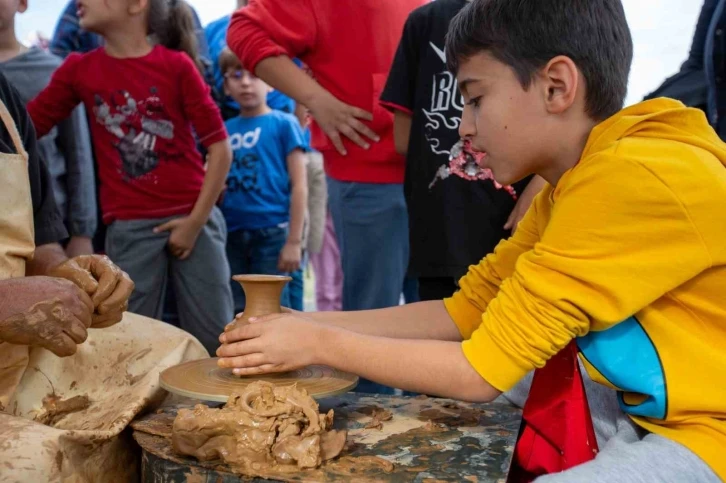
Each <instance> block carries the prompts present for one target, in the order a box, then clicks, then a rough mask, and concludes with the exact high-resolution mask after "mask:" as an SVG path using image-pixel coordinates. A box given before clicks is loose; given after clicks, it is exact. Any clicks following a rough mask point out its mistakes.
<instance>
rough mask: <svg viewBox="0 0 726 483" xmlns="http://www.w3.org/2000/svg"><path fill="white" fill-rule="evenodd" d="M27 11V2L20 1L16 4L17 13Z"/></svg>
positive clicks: (24, 0) (26, 0)
mask: <svg viewBox="0 0 726 483" xmlns="http://www.w3.org/2000/svg"><path fill="white" fill-rule="evenodd" d="M27 11H28V0H20V1H19V2H18V13H25V12H27Z"/></svg>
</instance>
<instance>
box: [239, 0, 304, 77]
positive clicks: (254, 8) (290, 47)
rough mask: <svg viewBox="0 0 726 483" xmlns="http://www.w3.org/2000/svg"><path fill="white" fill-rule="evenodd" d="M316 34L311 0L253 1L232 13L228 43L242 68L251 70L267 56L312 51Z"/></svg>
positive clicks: (290, 54) (293, 54)
mask: <svg viewBox="0 0 726 483" xmlns="http://www.w3.org/2000/svg"><path fill="white" fill-rule="evenodd" d="M316 37H317V22H316V18H315V13H314V10H313V6H312V5H311V2H310V0H294V1H279V0H252V1H251V2H250V4H249V5H248V6H246V7H244V8H242V9H240V10H238V11H237V12H236V13H235V14H234V15H233V16H232V21H231V23H230V26H229V30H228V32H227V45H228V46H229V48H230V49H231V50H232V51H233V52H234V53H235V54H237V57H239V59H240V60H241V62H242V65H244V66H245V69H247V70H249V71H250V72H254V71H255V69H256V68H257V64H259V63H260V62H261V61H262V60H264V59H266V58H268V57H276V56H280V55H287V56H288V57H291V58H292V57H298V56H300V55H302V54H304V53H305V52H308V51H310V50H312V49H313V47H314V46H315V41H316Z"/></svg>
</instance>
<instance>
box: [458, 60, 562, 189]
mask: <svg viewBox="0 0 726 483" xmlns="http://www.w3.org/2000/svg"><path fill="white" fill-rule="evenodd" d="M457 78H458V81H459V87H460V89H461V93H462V95H463V96H464V101H465V106H464V112H463V114H462V118H461V125H460V127H459V134H460V135H461V137H462V138H466V139H470V140H471V143H472V147H473V148H474V149H475V150H477V151H481V152H485V153H486V154H487V155H486V156H485V157H484V158H483V160H482V162H481V165H482V167H483V168H489V169H491V170H492V173H493V174H494V178H495V179H496V180H497V181H498V182H499V183H501V184H505V185H507V184H512V183H514V182H517V181H519V180H521V179H523V178H525V177H526V176H528V175H530V174H532V173H535V172H537V170H538V167H540V166H541V165H542V163H545V162H546V161H547V159H548V157H549V156H550V153H551V149H552V148H551V146H552V143H553V140H551V139H549V136H548V131H549V119H548V116H547V109H546V106H545V100H544V99H543V97H544V96H543V95H542V86H540V85H538V82H539V80H537V79H535V80H534V81H533V82H532V84H531V85H530V86H529V88H528V89H527V90H526V91H525V90H524V88H523V87H522V85H521V84H520V82H519V79H518V78H517V76H516V74H515V72H514V70H512V69H511V68H510V67H509V66H508V65H506V64H504V63H502V62H500V61H498V60H496V59H495V58H494V57H493V56H492V55H491V54H489V53H488V52H481V53H478V54H476V55H474V56H472V57H470V58H468V59H466V60H464V61H462V62H461V63H460V67H459V72H458V73H457Z"/></svg>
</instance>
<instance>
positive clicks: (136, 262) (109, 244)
mask: <svg viewBox="0 0 726 483" xmlns="http://www.w3.org/2000/svg"><path fill="white" fill-rule="evenodd" d="M173 218H174V217H172V218H157V219H150V220H124V221H115V222H113V223H112V224H111V225H110V226H109V227H108V232H107V234H106V254H107V255H108V256H109V258H111V260H113V261H114V263H116V264H117V265H118V266H119V267H121V269H122V270H124V271H125V272H126V273H128V274H129V276H130V277H131V279H132V280H133V281H134V283H135V284H136V289H135V290H134V293H133V294H131V298H130V300H129V310H130V311H131V312H134V313H137V314H140V315H145V316H147V317H152V318H155V319H161V317H162V315H163V312H164V301H165V299H166V297H165V296H166V287H167V284H168V283H169V278H171V283H172V284H173V286H174V294H175V295H176V303H177V308H178V310H179V323H180V326H181V329H183V330H185V331H187V332H189V333H190V334H192V335H193V336H194V337H196V338H197V339H199V342H201V343H202V345H204V347H205V348H206V349H207V351H209V353H210V354H211V355H214V353H215V351H216V350H217V348H218V347H219V340H218V338H219V335H220V334H221V333H222V332H223V331H224V326H225V325H226V324H228V323H229V322H231V321H232V319H233V318H234V311H233V304H232V291H231V289H230V286H229V280H230V277H231V275H230V271H229V264H228V263H227V254H226V252H225V245H226V243H227V225H226V224H225V221H224V216H223V215H222V212H221V211H220V210H219V209H218V208H216V207H215V208H214V209H213V210H212V213H211V215H210V216H209V220H208V221H207V224H206V225H205V226H204V228H203V229H202V231H201V233H200V234H199V238H197V243H196V245H195V246H194V250H192V253H191V255H190V256H189V258H187V259H186V260H179V259H177V258H176V257H174V256H173V255H171V254H170V253H169V252H168V251H167V241H168V240H169V233H168V232H167V233H158V234H156V233H154V228H155V227H157V226H159V225H161V224H162V223H165V222H167V221H169V220H171V219H173Z"/></svg>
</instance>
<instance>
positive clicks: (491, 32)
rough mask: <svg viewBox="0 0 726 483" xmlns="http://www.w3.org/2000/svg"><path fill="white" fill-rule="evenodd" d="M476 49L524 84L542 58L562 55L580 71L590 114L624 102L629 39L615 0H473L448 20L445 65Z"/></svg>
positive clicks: (455, 66) (601, 115) (599, 116)
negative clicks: (488, 55)
mask: <svg viewBox="0 0 726 483" xmlns="http://www.w3.org/2000/svg"><path fill="white" fill-rule="evenodd" d="M481 51H486V52H489V53H490V54H491V55H493V56H494V58H496V59H497V60H499V61H500V62H503V63H504V64H507V65H508V66H510V67H511V68H512V69H513V70H514V72H515V73H516V75H517V77H518V78H519V81H520V82H521V84H522V87H523V88H524V89H527V88H528V87H529V86H530V84H531V82H532V80H533V77H534V74H535V72H536V71H537V70H538V69H540V68H542V67H544V66H545V65H546V64H547V62H549V61H550V60H552V59H553V58H554V57H556V56H558V55H564V56H567V57H569V58H570V59H572V60H573V62H575V64H576V65H577V67H578V68H579V69H580V71H581V72H582V75H583V76H584V77H585V84H586V87H587V89H586V90H587V92H586V110H587V113H588V115H589V116H590V117H591V118H593V119H595V120H598V121H599V120H603V119H606V118H608V117H610V116H612V115H613V114H615V113H617V112H618V111H619V110H620V109H622V107H623V103H624V101H625V94H626V92H627V85H628V74H629V72H630V65H631V63H632V60H633V40H632V38H631V36H630V29H629V28H628V23H627V21H626V19H625V12H624V11H623V5H622V3H621V2H620V0H473V2H472V3H471V4H469V5H467V6H466V7H465V8H464V9H463V10H462V11H461V12H459V14H458V15H457V16H456V17H455V18H454V19H453V20H452V21H451V25H450V26H449V32H448V35H447V36H446V59H447V63H448V67H449V70H451V71H452V72H453V73H457V71H458V70H459V64H460V62H461V61H462V60H466V59H467V58H469V57H471V56H473V55H476V54H477V53H479V52H481Z"/></svg>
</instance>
